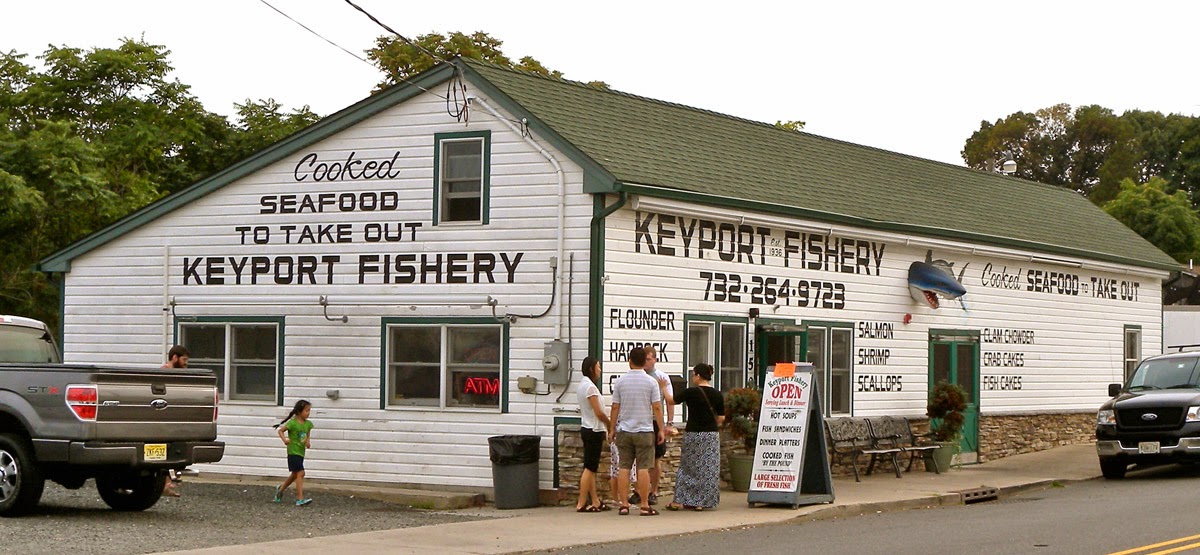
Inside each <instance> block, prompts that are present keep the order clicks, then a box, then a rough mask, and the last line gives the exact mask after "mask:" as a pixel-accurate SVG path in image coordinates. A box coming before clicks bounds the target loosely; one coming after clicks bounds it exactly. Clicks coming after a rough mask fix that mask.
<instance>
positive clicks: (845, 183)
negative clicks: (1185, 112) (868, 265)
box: [465, 61, 1180, 270]
mask: <svg viewBox="0 0 1200 555" xmlns="http://www.w3.org/2000/svg"><path fill="white" fill-rule="evenodd" d="M465 65H467V66H468V67H470V68H471V69H473V70H475V71H476V72H477V73H479V74H480V75H481V76H483V77H484V78H485V79H486V80H487V82H488V83H489V84H490V85H491V86H495V87H496V88H498V89H500V90H503V91H504V93H505V94H506V95H507V96H508V97H510V98H512V99H513V100H514V101H515V102H517V103H518V104H520V105H521V106H522V107H523V108H524V109H525V110H527V111H528V112H529V113H531V114H535V115H536V116H537V118H538V119H539V120H540V121H541V122H542V123H544V124H545V125H547V126H549V127H550V128H552V129H553V130H554V132H555V133H556V134H557V135H559V136H561V137H562V138H563V140H565V141H566V142H568V143H570V144H571V145H574V146H575V147H576V148H578V149H579V151H582V152H583V153H584V155H586V156H587V158H588V159H591V160H595V161H596V162H597V163H599V164H600V165H602V166H603V167H604V168H605V169H606V170H607V171H608V172H609V173H611V174H612V175H613V176H615V177H616V180H617V184H616V189H617V190H623V191H627V192H635V191H636V192H638V193H639V194H644V195H646V196H658V197H667V196H672V197H674V198H677V199H681V200H689V201H696V202H703V203H706V204H712V205H717V206H725V207H734V208H744V209H747V210H755V211H761V212H765V213H773V214H782V215H787V216H798V217H804V218H807V219H812V220H816V221H828V222H839V223H846V224H853V225H857V226H862V227H866V228H872V229H880V230H888V231H901V232H905V233H912V234H920V235H931V236H936V237H953V238H958V239H964V240H971V241H977V242H979V243H982V244H988V245H996V246H1001V247H1020V248H1027V249H1034V250H1037V251H1038V252H1045V253H1054V254H1065V255H1071V256H1080V257H1085V258H1088V259H1094V260H1104V261H1111V262H1118V263H1122V264H1129V265H1133V266H1138V267H1145V268H1153V269H1160V270H1175V269H1179V267H1180V265H1179V264H1178V263H1177V262H1175V261H1174V260H1173V259H1171V257H1169V256H1167V255H1166V254H1165V253H1163V252H1162V251H1160V250H1159V249H1158V248H1157V247H1155V246H1154V245H1152V244H1151V243H1149V242H1148V241H1146V240H1145V239H1143V238H1142V237H1140V236H1139V235H1137V234H1136V233H1134V232H1133V231H1132V230H1130V229H1129V228H1127V227H1125V226H1124V225H1123V224H1121V223H1120V222H1119V221H1117V220H1116V219H1114V218H1112V217H1111V216H1109V215H1108V214H1106V213H1105V212H1104V211H1103V210H1101V209H1099V208H1098V207H1096V206H1095V205H1093V204H1092V203H1091V202H1090V201H1088V200H1087V199H1086V198H1084V197H1083V196H1081V195H1079V194H1078V193H1075V192H1074V191H1071V190H1068V189H1064V188H1061V187H1057V186H1053V185H1046V184H1042V183H1035V182H1032V181H1026V180H1022V179H1017V178H1012V177H1007V176H1003V175H999V174H991V173H986V172H981V171H976V170H972V169H969V168H965V167H961V166H955V165H951V164H945V163H942V162H936V161H932V160H925V159H921V158H916V157H913V156H908V155H905V154H899V153H895V152H889V151H886V150H881V149H877V148H872V147H867V146H862V145H857V144H853V143H847V142H844V141H838V140H835V139H829V138H825V137H820V136H817V135H812V134H809V133H803V132H796V131H789V130H783V129H779V128H776V127H775V126H773V125H770V124H767V123H762V122H755V121H750V120H745V119H740V118H736V117H732V116H728V115H723V114H719V113H716V112H711V111H706V110H701V109H696V108H691V107H688V106H683V105H679V104H673V103H669V102H663V101H659V100H654V99H649V98H644V97H639V96H635V95H631V94H626V93H621V92H616V91H610V90H605V89H599V88H596V87H592V86H589V85H586V84H583V83H577V82H572V81H566V80H562V79H555V78H550V77H545V76H541V75H536V74H533V73H529V72H524V71H519V70H513V69H508V68H501V67H499V66H494V65H490V64H485V63H483V62H477V61H467V62H466V64H465ZM589 192H600V191H589Z"/></svg>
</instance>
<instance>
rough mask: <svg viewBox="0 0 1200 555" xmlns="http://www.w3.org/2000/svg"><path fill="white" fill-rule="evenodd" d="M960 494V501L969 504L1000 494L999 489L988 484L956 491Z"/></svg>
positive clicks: (992, 498) (989, 499)
mask: <svg viewBox="0 0 1200 555" xmlns="http://www.w3.org/2000/svg"><path fill="white" fill-rule="evenodd" d="M958 494H959V495H960V496H962V502H963V503H964V504H967V505H970V504H971V503H979V502H980V501H992V500H994V499H996V498H998V497H999V496H1000V489H999V488H993V487H988V486H980V487H977V488H974V489H965V490H962V491H960V492H958Z"/></svg>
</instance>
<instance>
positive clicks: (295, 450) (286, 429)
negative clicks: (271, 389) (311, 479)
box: [275, 399, 313, 507]
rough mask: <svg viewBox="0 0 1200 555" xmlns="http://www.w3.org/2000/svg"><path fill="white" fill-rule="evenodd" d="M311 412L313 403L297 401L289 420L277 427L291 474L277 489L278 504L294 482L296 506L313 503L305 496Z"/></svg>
mask: <svg viewBox="0 0 1200 555" xmlns="http://www.w3.org/2000/svg"><path fill="white" fill-rule="evenodd" d="M310 412H312V403H310V402H308V401H305V400H303V399H301V400H299V401H296V406H295V407H292V412H290V413H288V415H287V418H284V419H283V421H282V422H280V423H278V424H276V425H275V429H276V430H278V432H279V439H280V440H282V441H283V444H284V445H286V446H287V458H288V471H289V472H291V474H289V475H288V477H287V479H286V480H284V481H283V485H281V486H279V487H277V488H275V502H276V503H280V502H282V501H283V492H284V490H286V489H287V488H288V486H290V485H292V482H295V483H296V506H297V507H301V506H304V505H307V504H309V503H312V499H309V498H307V497H305V496H304V453H305V451H306V450H307V449H308V447H309V439H310V437H311V436H310V435H309V432H311V431H312V429H313V423H312V422H311V421H309V419H308V414H309V413H310ZM281 426H282V427H281Z"/></svg>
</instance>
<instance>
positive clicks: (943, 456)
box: [924, 441, 958, 472]
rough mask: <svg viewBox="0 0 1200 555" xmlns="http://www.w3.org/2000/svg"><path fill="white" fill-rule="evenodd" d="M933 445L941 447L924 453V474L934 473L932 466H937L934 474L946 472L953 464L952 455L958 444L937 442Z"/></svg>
mask: <svg viewBox="0 0 1200 555" xmlns="http://www.w3.org/2000/svg"><path fill="white" fill-rule="evenodd" d="M935 443H937V444H938V445H940V446H942V448H941V449H934V450H933V451H931V452H926V453H924V459H925V472H935V470H934V465H936V466H937V470H936V472H946V471H947V470H950V465H951V464H952V463H953V462H954V455H955V452H956V451H957V450H958V449H957V445H958V444H957V442H954V441H938V442H935Z"/></svg>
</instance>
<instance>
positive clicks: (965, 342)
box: [929, 332, 979, 461]
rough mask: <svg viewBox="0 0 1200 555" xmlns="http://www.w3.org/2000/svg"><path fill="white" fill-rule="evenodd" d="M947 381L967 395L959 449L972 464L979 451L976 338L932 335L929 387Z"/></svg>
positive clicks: (974, 335) (970, 334) (967, 335)
mask: <svg viewBox="0 0 1200 555" xmlns="http://www.w3.org/2000/svg"><path fill="white" fill-rule="evenodd" d="M939 382H949V383H952V384H956V385H958V386H959V387H962V388H963V391H965V392H966V393H967V410H966V411H964V413H963V418H964V422H963V430H962V440H961V441H960V443H959V447H960V448H961V450H962V453H963V454H964V455H967V456H966V457H964V458H965V459H967V460H969V461H974V460H975V459H976V455H975V453H977V452H978V451H979V336H978V335H977V334H975V333H972V332H965V333H964V334H963V335H951V334H946V333H941V334H931V337H930V341H929V388H930V389H933V386H934V384H937V383H939Z"/></svg>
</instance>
